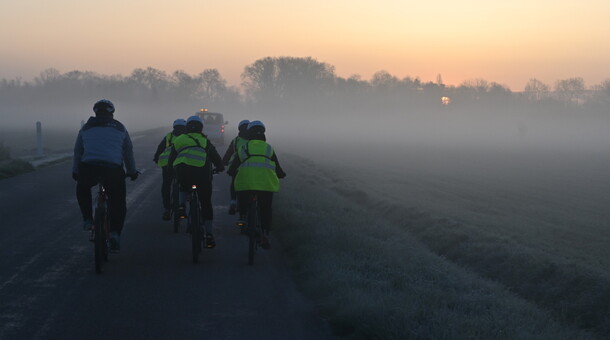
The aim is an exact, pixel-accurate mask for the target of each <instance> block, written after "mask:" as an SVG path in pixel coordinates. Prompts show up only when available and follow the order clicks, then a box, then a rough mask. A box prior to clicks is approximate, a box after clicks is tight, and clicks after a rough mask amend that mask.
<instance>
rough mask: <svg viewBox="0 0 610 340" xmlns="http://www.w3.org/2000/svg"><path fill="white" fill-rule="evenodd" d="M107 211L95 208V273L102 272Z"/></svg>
mask: <svg viewBox="0 0 610 340" xmlns="http://www.w3.org/2000/svg"><path fill="white" fill-rule="evenodd" d="M105 214H106V211H105V209H104V208H95V218H94V219H93V228H94V229H93V244H94V246H93V248H94V257H95V272H96V273H98V274H99V273H101V272H102V261H103V260H104V243H105V237H103V225H104V215H105Z"/></svg>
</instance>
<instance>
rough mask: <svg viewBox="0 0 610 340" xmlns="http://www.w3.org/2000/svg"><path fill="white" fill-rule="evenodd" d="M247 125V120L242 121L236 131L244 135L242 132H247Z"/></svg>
mask: <svg viewBox="0 0 610 340" xmlns="http://www.w3.org/2000/svg"><path fill="white" fill-rule="evenodd" d="M248 124H250V121H249V120H247V119H245V120H242V121H241V122H239V124H238V125H237V130H239V132H240V133H244V132H246V131H248Z"/></svg>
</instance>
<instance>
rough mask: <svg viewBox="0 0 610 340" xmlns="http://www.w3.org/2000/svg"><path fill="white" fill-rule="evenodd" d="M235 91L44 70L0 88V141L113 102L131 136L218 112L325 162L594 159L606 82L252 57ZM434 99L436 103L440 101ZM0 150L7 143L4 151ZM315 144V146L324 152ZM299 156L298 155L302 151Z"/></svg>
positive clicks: (214, 80)
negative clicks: (345, 68) (506, 154)
mask: <svg viewBox="0 0 610 340" xmlns="http://www.w3.org/2000/svg"><path fill="white" fill-rule="evenodd" d="M242 79H243V83H242V87H241V88H234V87H230V86H227V85H226V81H225V80H224V79H223V78H222V75H220V73H219V72H218V71H217V70H214V69H206V70H204V71H202V72H201V73H200V74H197V75H189V74H187V73H185V72H183V71H175V72H173V73H171V74H168V73H166V72H165V71H161V70H157V69H154V68H150V67H149V68H146V69H135V70H134V71H133V72H132V73H131V74H130V75H129V76H120V75H113V76H105V75H100V74H97V73H94V72H90V71H71V72H67V73H64V74H61V73H59V72H58V71H57V70H54V69H48V70H45V71H43V72H41V74H40V76H39V77H37V78H36V79H34V81H32V82H24V81H21V80H20V79H15V80H6V79H3V80H2V81H1V82H0V121H1V122H2V124H1V127H0V133H2V134H3V135H4V136H2V135H0V140H6V139H9V138H7V136H8V135H9V134H10V133H11V132H12V131H31V130H33V129H34V126H35V125H34V124H35V122H36V121H40V122H42V124H43V127H44V128H45V129H50V130H53V129H55V130H58V129H66V130H67V131H77V130H78V128H79V127H80V124H81V121H86V120H87V119H88V117H90V116H91V115H93V112H92V105H93V103H94V102H95V101H97V100H99V99H101V98H107V99H110V100H112V101H113V102H114V103H115V106H116V113H115V118H116V119H118V120H119V121H121V122H123V123H124V124H125V125H126V126H127V128H128V130H129V131H130V132H132V133H133V132H137V131H142V130H146V129H151V128H157V127H168V128H169V127H170V125H171V122H172V121H173V120H174V119H176V118H180V117H182V118H186V117H188V116H189V115H192V114H194V113H195V112H196V111H198V110H199V109H200V108H204V107H205V108H207V109H209V110H210V111H216V112H222V113H224V114H225V119H226V120H228V121H229V125H228V127H227V128H228V133H234V131H235V130H234V129H235V125H236V124H237V123H238V122H239V121H240V120H242V119H250V120H252V119H260V120H262V121H264V123H265V124H266V125H267V129H268V138H271V139H273V138H278V137H282V140H286V141H287V142H290V141H293V142H295V143H294V144H295V145H299V146H301V147H303V146H305V147H306V146H311V147H310V149H311V152H314V150H315V152H314V153H315V154H318V155H322V154H325V153H328V154H332V155H334V156H336V153H335V151H334V150H335V149H337V150H350V149H353V150H354V151H357V150H358V148H362V147H366V148H370V147H372V146H374V145H375V146H378V147H379V152H383V150H384V149H393V148H395V149H396V150H400V148H401V147H406V148H409V149H413V148H435V149H437V150H445V151H448V152H452V151H451V150H454V151H456V150H464V151H467V150H471V151H475V150H488V151H491V150H497V151H501V150H505V151H510V150H513V151H520V150H521V151H525V150H530V151H533V150H535V151H538V152H545V151H548V152H550V151H557V152H573V153H587V152H604V150H606V149H607V147H606V146H607V145H608V143H609V142H610V140H609V139H610V137H609V136H610V134H608V133H607V131H608V130H609V129H608V128H609V127H610V79H609V80H606V81H605V82H603V83H602V84H594V85H591V86H589V87H587V86H585V84H584V81H583V80H582V78H570V79H564V80H558V81H557V82H556V83H555V84H554V85H547V84H543V83H541V82H540V81H538V80H535V79H532V80H530V82H528V84H525V90H526V91H523V92H513V91H511V90H510V89H509V88H507V87H505V86H503V85H501V84H498V83H495V82H489V81H486V80H482V79H474V80H468V81H465V82H464V83H463V84H461V85H460V86H448V85H445V84H443V83H442V78H441V76H440V75H439V77H438V79H437V80H436V82H423V81H421V80H420V79H419V78H417V77H405V78H403V79H399V78H397V77H395V76H393V75H391V74H389V73H387V72H385V71H380V72H378V73H376V74H375V75H374V76H373V77H372V78H371V79H370V80H362V79H361V78H360V77H359V76H356V75H354V76H352V77H350V78H347V79H345V78H341V77H338V76H336V75H335V73H334V67H333V66H332V65H329V64H326V63H322V62H318V61H316V60H315V59H312V58H291V57H280V58H271V57H267V58H263V59H260V60H257V61H255V62H254V63H252V64H251V65H248V66H246V67H245V68H244V72H243V74H242ZM441 98H445V101H444V102H443V101H442V100H441ZM9 142H10V141H9ZM319 145H322V146H323V150H321V149H320V147H319ZM304 149H305V150H304V151H303V152H308V151H309V149H308V148H307V147H306V148H304ZM422 150H423V149H422Z"/></svg>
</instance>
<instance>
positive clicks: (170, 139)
mask: <svg viewBox="0 0 610 340" xmlns="http://www.w3.org/2000/svg"><path fill="white" fill-rule="evenodd" d="M184 132H186V120H184V119H176V120H175V121H174V124H173V130H172V131H171V132H169V133H168V134H167V135H165V137H164V138H163V140H162V141H161V143H159V146H157V151H156V152H155V156H154V157H153V162H155V163H157V166H159V167H161V169H162V176H163V184H162V185H161V198H162V199H163V216H162V217H161V218H162V219H163V220H165V221H169V219H170V214H171V204H170V194H171V188H172V181H173V179H174V171H173V167H171V166H169V155H170V153H171V150H172V145H173V144H174V139H176V137H178V136H180V135H181V134H183V133H184Z"/></svg>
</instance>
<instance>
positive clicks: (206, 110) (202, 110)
mask: <svg viewBox="0 0 610 340" xmlns="http://www.w3.org/2000/svg"><path fill="white" fill-rule="evenodd" d="M199 111H200V112H208V109H199Z"/></svg>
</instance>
